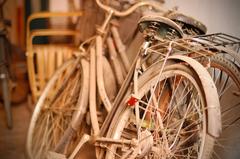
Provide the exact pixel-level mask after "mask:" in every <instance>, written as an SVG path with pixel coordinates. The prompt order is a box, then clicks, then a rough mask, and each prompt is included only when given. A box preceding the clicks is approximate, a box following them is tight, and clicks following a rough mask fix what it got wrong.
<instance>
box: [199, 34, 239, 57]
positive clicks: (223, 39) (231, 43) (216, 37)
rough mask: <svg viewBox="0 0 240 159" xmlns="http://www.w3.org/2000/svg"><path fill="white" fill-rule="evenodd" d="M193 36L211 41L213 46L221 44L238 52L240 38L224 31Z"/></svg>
mask: <svg viewBox="0 0 240 159" xmlns="http://www.w3.org/2000/svg"><path fill="white" fill-rule="evenodd" d="M195 38H197V39H200V40H202V41H205V42H208V43H211V44H212V45H214V46H223V47H227V48H230V49H232V50H234V51H236V52H238V53H239V52H240V39H239V38H237V37H234V36H231V35H228V34H225V33H214V34H207V35H200V36H196V37H195Z"/></svg>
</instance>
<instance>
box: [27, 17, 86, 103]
mask: <svg viewBox="0 0 240 159" xmlns="http://www.w3.org/2000/svg"><path fill="white" fill-rule="evenodd" d="M73 16H74V17H80V16H82V12H66V13H61V12H52V13H51V12H40V13H34V14H32V15H31V16H29V18H28V20H27V37H26V42H27V52H26V56H27V67H28V77H29V83H30V89H31V93H32V101H33V102H34V103H36V101H37V99H38V98H39V96H40V95H41V93H42V91H43V89H44V87H45V85H46V83H47V81H48V80H49V79H50V78H51V76H52V74H53V73H54V71H55V70H56V69H57V68H58V67H59V66H60V65H61V64H62V63H63V62H64V61H66V60H67V59H69V58H71V57H72V56H73V53H74V50H76V46H75V45H74V44H66V43H65V44H62V43H61V44H53V43H51V42H50V43H48V44H34V43H33V39H34V38H36V37H42V36H48V37H51V36H72V37H73V38H75V37H77V36H78V34H79V31H76V30H73V29H52V28H47V29H34V30H31V29H30V23H31V22H32V21H33V20H35V19H45V18H52V17H73Z"/></svg>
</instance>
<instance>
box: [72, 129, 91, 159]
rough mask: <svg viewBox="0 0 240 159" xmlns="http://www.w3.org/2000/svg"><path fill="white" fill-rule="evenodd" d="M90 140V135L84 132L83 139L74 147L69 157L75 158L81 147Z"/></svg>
mask: <svg viewBox="0 0 240 159" xmlns="http://www.w3.org/2000/svg"><path fill="white" fill-rule="evenodd" d="M89 140H90V136H89V135H88V134H84V135H83V137H82V139H81V140H80V141H79V143H78V145H77V146H76V148H75V149H74V151H73V153H72V154H71V155H70V156H69V158H68V159H74V158H75V155H76V154H77V153H78V151H79V150H80V148H81V147H82V146H83V145H84V144H85V143H87V142H88V141H89Z"/></svg>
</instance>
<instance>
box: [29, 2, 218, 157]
mask: <svg viewBox="0 0 240 159" xmlns="http://www.w3.org/2000/svg"><path fill="white" fill-rule="evenodd" d="M96 2H97V4H98V5H99V6H100V7H101V8H102V9H104V10H105V11H107V12H108V13H109V15H108V16H107V18H106V20H105V22H104V23H103V25H102V28H103V30H104V29H105V27H106V26H107V24H108V22H109V20H110V19H111V17H112V15H115V16H124V15H127V13H129V14H130V12H132V11H133V10H134V9H136V8H137V6H138V5H140V4H143V3H144V2H141V3H137V4H136V5H134V6H133V7H131V8H130V11H129V10H128V11H126V12H123V13H122V12H118V11H116V10H113V9H111V8H110V7H108V6H105V5H104V4H102V3H101V2H100V1H98V0H97V1H96ZM153 7H154V6H153ZM158 20H159V21H157V22H156V24H159V25H160V24H161V25H163V26H164V29H166V30H167V32H171V31H172V30H174V31H175V32H174V35H175V36H178V37H181V36H182V33H181V29H179V27H178V26H176V25H175V24H174V23H172V22H170V21H169V20H166V19H164V18H161V17H159V18H158ZM148 22H149V24H150V23H151V21H143V22H142V24H144V25H145V24H147V23H148ZM169 23H170V24H169ZM161 25H160V26H161ZM146 26H148V25H146ZM166 26H167V27H166ZM146 28H148V27H146ZM146 28H143V30H145V29H146ZM169 28H170V29H169ZM100 31H101V30H100ZM146 36H147V39H148V38H149V39H148V40H150V39H151V40H150V41H152V40H154V39H155V38H158V39H159V37H158V36H153V35H152V34H151V33H150V35H149V34H146ZM161 36H165V35H161ZM161 36H160V37H161ZM95 38H96V44H95V43H94V42H93V43H90V44H89V50H90V63H91V64H94V63H95V62H94V54H95V49H94V48H93V47H95V45H96V54H97V58H99V57H100V58H101V53H102V46H101V45H102V39H104V38H101V35H98V36H97V37H94V38H93V39H95ZM93 39H91V40H90V41H93ZM87 43H88V41H87ZM144 44H145V45H143V48H142V49H141V50H140V52H139V54H138V57H137V58H136V59H135V60H134V62H133V65H132V66H131V67H130V71H129V73H128V74H127V77H126V79H125V81H124V82H123V86H122V87H121V89H120V91H119V93H118V94H117V97H116V98H115V100H114V102H113V106H112V108H111V110H109V107H108V103H109V102H107V100H106V97H107V96H106V95H104V96H102V100H103V103H104V106H105V108H106V110H107V111H109V113H108V114H107V115H105V116H106V119H105V120H104V122H103V125H101V129H100V128H99V126H98V124H99V121H100V119H99V118H98V117H97V112H96V111H97V110H96V109H97V108H99V107H101V106H99V104H98V106H97V107H96V102H98V101H96V96H95V95H96V87H95V84H96V82H95V81H92V83H91V84H90V87H91V89H92V90H91V89H90V90H91V91H90V92H91V93H90V97H91V98H92V99H91V100H89V102H90V105H89V111H90V113H89V114H88V113H86V110H87V109H88V105H87V101H88V94H89V91H88V90H89V88H88V87H89V86H88V84H87V83H88V82H87V81H88V79H89V78H90V80H91V79H93V80H94V79H96V78H95V76H96V75H95V72H94V69H93V70H92V71H90V74H91V75H92V76H90V77H89V75H88V72H89V70H88V68H89V67H88V65H89V64H88V62H87V61H86V59H84V58H82V56H83V57H84V56H86V52H85V53H84V54H83V55H81V56H80V55H79V56H78V57H77V59H76V60H73V61H74V62H68V63H66V64H65V65H64V66H63V67H62V68H61V69H60V70H59V71H57V73H56V74H55V75H54V76H53V78H52V79H51V80H50V82H49V84H48V85H47V87H46V89H45V90H44V92H43V95H42V96H41V97H40V99H39V102H38V104H37V106H36V108H37V110H35V112H37V113H35V114H34V115H35V119H34V118H33V119H32V122H31V124H32V125H30V129H29V134H28V135H29V136H28V153H29V154H30V155H29V156H30V157H35V158H37V156H40V157H43V156H45V154H46V153H47V152H48V151H49V150H51V149H55V150H54V151H55V152H57V153H59V154H65V156H68V157H69V158H74V156H75V155H76V153H77V152H78V151H79V149H80V147H81V146H82V145H83V144H84V143H85V142H86V141H89V136H88V135H83V134H84V131H85V132H88V134H90V130H89V129H88V128H90V129H91V127H92V129H93V136H95V137H96V138H94V137H93V138H92V140H93V141H92V142H94V143H96V144H97V145H99V147H103V146H102V145H104V143H105V144H106V143H109V144H110V143H116V144H119V145H128V146H130V148H132V149H134V148H136V147H134V145H135V144H134V143H136V142H135V141H134V140H119V139H116V140H115V139H111V137H112V136H111V130H112V129H111V127H112V128H113V127H114V126H115V125H117V124H115V123H116V122H117V121H118V120H116V118H118V117H129V116H123V115H121V114H120V115H119V113H121V111H122V110H123V109H126V112H128V114H129V113H130V110H132V109H131V107H125V106H124V105H125V104H126V103H125V102H126V100H127V103H128V104H129V105H131V106H134V109H135V112H134V113H133V114H135V115H136V116H137V117H136V120H139V119H140V118H141V117H142V118H144V116H148V120H146V123H147V122H148V121H149V120H150V116H149V113H144V110H141V111H140V110H139V109H140V108H143V107H144V105H145V106H146V107H147V106H148V105H149V103H148V104H146V103H147V101H146V100H145V99H142V100H141V95H140V96H138V82H140V86H143V88H145V89H146V90H145V91H144V92H147V91H149V89H150V92H149V94H154V93H153V90H152V88H155V89H156V88H157V87H159V89H161V87H160V86H157V84H152V87H150V85H151V83H150V82H149V81H151V79H152V80H153V81H154V80H158V79H159V80H160V81H163V84H164V83H165V84H166V83H168V82H164V81H169V82H170V83H171V81H173V86H170V87H169V86H168V85H163V87H164V89H163V90H162V91H161V90H159V91H160V92H164V93H169V92H172V91H173V93H172V98H171V97H169V98H166V99H165V100H166V102H167V103H171V104H173V103H174V102H173V101H172V102H169V100H170V101H171V99H173V98H174V99H175V97H173V96H175V95H177V94H178V95H177V96H180V97H181V93H180V94H179V93H177V90H178V88H179V87H182V89H181V90H187V92H185V93H186V94H187V95H186V94H185V95H186V96H187V97H188V98H187V99H189V98H190V97H195V98H196V101H197V103H198V104H200V105H201V106H200V108H199V110H195V111H197V112H198V114H199V118H200V117H204V118H203V121H201V120H200V121H201V122H203V123H202V124H201V126H199V127H200V128H203V129H202V130H201V131H202V132H203V133H204V134H205V135H206V136H204V137H203V139H201V141H203V142H201V153H200V155H199V154H197V157H200V158H201V155H204V156H205V157H206V156H209V155H210V153H211V146H212V143H213V141H214V138H213V137H212V136H215V137H217V136H218V135H219V131H220V129H221V124H219V123H220V118H219V117H220V114H219V103H218V97H217V92H216V89H215V86H214V84H213V82H212V81H211V78H210V76H209V75H208V74H207V72H206V70H205V69H204V68H203V66H201V65H200V64H199V63H197V62H196V61H195V60H193V59H191V58H188V57H185V56H179V55H175V56H169V55H170V53H171V50H172V48H173V47H172V45H173V44H175V43H174V41H171V42H169V43H168V47H167V48H166V47H165V46H163V48H162V49H163V50H162V51H165V53H166V52H167V54H166V55H162V57H163V58H162V61H161V60H160V62H156V63H155V64H153V65H151V66H149V67H146V68H144V67H143V69H141V67H140V66H141V62H140V61H141V60H143V61H144V60H145V58H146V57H148V56H146V53H148V52H151V51H149V50H153V51H152V53H153V52H154V49H152V48H153V47H154V45H153V46H151V47H150V46H148V45H149V44H150V42H148V41H147V42H145V43H144ZM89 50H88V51H89ZM166 50H167V51H166ZM79 61H81V65H80V64H79ZM99 61H100V62H101V60H99ZM176 61H177V62H176ZM178 61H181V62H180V63H179V62H178ZM182 63H184V64H182ZM91 64H90V68H95V67H91ZM86 66H87V67H86ZM100 66H101V63H100ZM100 66H99V67H98V68H101V67H100ZM160 66H163V67H160ZM190 66H191V67H190ZM82 67H84V69H82ZM75 68H76V69H75ZM176 68H179V70H178V69H177V70H178V71H176V72H175V71H174V70H175V69H176ZM145 69H146V70H145ZM79 70H80V71H79ZM143 70H144V71H143ZM81 71H82V78H81V77H80V76H81V75H80V74H81ZM139 71H141V75H139ZM97 72H98V73H99V71H98V70H97ZM100 72H101V71H100ZM74 73H75V74H74ZM71 75H75V76H71ZM138 76H140V77H138ZM199 76H206V78H203V79H200V78H199ZM61 77H64V79H63V80H62V78H61ZM157 77H159V78H157ZM171 77H173V78H171ZM181 77H182V78H181ZM79 78H81V81H82V82H81V83H79V80H77V79H79ZM132 78H133V79H134V80H133V81H134V82H133V85H134V89H133V90H134V91H133V94H134V95H132V96H131V95H130V98H129V96H128V97H125V98H124V99H125V100H123V97H124V96H125V93H126V92H128V93H130V89H129V87H130V88H131V85H130V83H131V81H132ZM138 78H139V79H138ZM149 78H150V79H149ZM164 78H165V79H164ZM178 78H179V81H178ZM58 79H60V80H59V81H61V83H59V82H58V81H57V80H58ZM174 79H175V80H174ZM176 79H177V80H176ZM182 79H183V80H182ZM184 79H186V80H185V81H184ZM68 80H71V81H68ZM62 81H63V82H62ZM101 81H102V80H101ZM174 81H175V82H174ZM177 81H178V82H177ZM144 83H146V85H145V84H144ZM159 83H161V82H159ZM58 84H59V85H61V87H60V88H59V89H58V90H57V91H56V92H57V93H56V94H55V95H52V94H51V93H52V92H49V90H50V89H51V88H56V87H57V85H58ZM80 84H81V85H80ZM175 84H176V86H175ZM187 84H189V85H190V86H189V87H188V86H186V85H187ZM79 85H80V86H79ZM169 85H171V84H169ZM206 86H209V88H207V87H206ZM98 88H99V87H98ZM63 89H64V90H63ZM189 89H190V90H191V89H193V91H192V92H191V93H189ZM208 89H210V91H211V94H209V90H208ZM68 90H70V91H71V93H66V92H67V91H68ZM99 90H101V89H99ZM127 90H128V91H127ZM63 91H66V92H64V93H63ZM77 92H78V93H79V92H80V93H79V96H78V95H75V94H77ZM92 92H93V93H92ZM141 92H142V89H141ZM160 92H159V93H160ZM48 93H50V94H48ZM183 93H184V92H183ZM192 93H193V94H192ZM146 94H147V93H146ZM51 95H52V98H51ZM60 95H61V97H60ZM73 95H74V96H73ZM128 95H129V94H128ZM142 95H143V93H142ZM62 96H63V97H64V96H65V98H66V97H67V98H66V99H67V100H71V101H70V102H72V103H74V104H73V105H75V104H76V103H77V102H78V103H77V104H76V105H77V106H76V108H69V109H70V110H71V109H72V110H77V111H76V112H75V113H74V114H73V112H70V113H68V115H69V118H70V119H69V120H68V121H71V126H70V127H67V126H66V127H64V128H62V129H63V130H62V131H64V130H65V131H64V134H63V135H61V134H60V133H59V132H58V131H57V129H56V128H57V126H59V125H56V127H50V128H49V129H51V130H53V132H50V133H51V135H53V134H56V135H57V134H60V135H59V136H60V137H57V136H55V137H51V141H49V138H48V137H47V136H41V137H44V138H46V139H44V141H43V142H41V143H42V144H41V145H40V147H35V150H34V148H32V146H35V145H32V142H33V140H32V138H31V137H32V136H33V133H34V132H33V129H34V124H35V125H36V123H35V122H36V120H37V119H36V117H37V116H39V115H40V114H39V113H41V112H40V109H42V110H44V108H43V107H44V106H43V104H44V103H43V102H45V101H44V100H46V102H49V103H50V105H51V106H52V104H53V102H56V103H57V102H58V101H59V100H61V99H63V97H62ZM72 96H73V97H72ZM177 96H176V97H177ZM70 97H72V98H70ZM138 97H139V98H138ZM209 97H211V98H209ZM144 98H147V96H145V97H144ZM49 99H50V100H49ZM187 99H185V100H184V101H185V102H186V103H188V104H190V103H189V100H187ZM48 100H49V101H48ZM55 100H56V101H55ZM151 100H153V103H154V101H155V102H156V97H155V95H153V96H152V97H150V99H149V101H151ZM138 101H142V102H141V104H143V105H141V104H138V103H140V102H138ZM144 101H145V102H144ZM193 101H195V100H193ZM120 102H121V105H122V106H119V107H118V105H120ZM151 102H152V101H151ZM186 103H185V104H186ZM135 104H136V105H135ZM205 104H206V105H205ZM209 105H211V108H208V106H209ZM64 106H67V104H65V105H64ZM140 106H141V107H140ZM102 107H103V106H102ZM110 107H111V106H110ZM163 107H166V105H165V104H163ZM132 108H133V107H132ZM153 108H154V107H153V106H151V107H150V108H149V109H150V110H151V109H153ZM196 108H197V107H196ZM58 109H59V110H60V109H61V110H64V109H65V108H58ZM69 109H68V110H69ZM169 109H170V107H169ZM146 110H148V107H147V108H145V111H146ZM154 110H155V114H157V117H158V118H159V117H160V116H159V114H161V113H163V114H164V112H162V111H160V112H161V113H159V112H158V110H159V109H158V108H154ZM48 111H49V108H47V109H46V113H48ZM156 111H157V112H156ZM165 111H166V112H165V113H166V114H167V111H168V109H167V108H166V110H165ZM183 111H184V110H183ZM205 111H207V112H208V113H207V115H208V118H206V114H205V113H206V112H205ZM139 112H141V113H140V114H138V113H139ZM173 112H174V113H175V111H173ZM60 113H61V112H60ZM137 114H138V115H137ZM143 114H148V115H144V116H142V115H143ZM194 114H195V113H194ZM101 115H102V116H104V114H103V113H102V114H101ZM72 116H73V119H71V117H72ZM88 116H90V117H88ZM197 116H198V115H196V116H195V117H196V118H197ZM52 117H54V116H52ZM52 117H49V118H48V121H50V120H51V118H52ZM89 118H90V119H91V124H92V126H89V125H88V124H86V123H88V119H89ZM104 118H105V117H104ZM84 119H85V120H86V122H82V121H83V120H84ZM57 120H63V119H62V118H55V119H54V121H57ZM42 121H43V119H42ZM68 121H66V120H65V119H64V121H62V122H68ZM111 121H112V122H111ZM120 121H121V120H120ZM206 121H207V122H206ZM50 122H51V121H50ZM136 123H137V124H136V125H137V128H140V125H139V123H138V122H136ZM157 123H158V122H157ZM213 123H214V124H213ZM215 123H217V124H215ZM41 124H42V123H39V124H38V125H40V126H41ZM81 124H82V125H81ZM164 124H165V123H164ZM191 124H193V123H190V125H189V126H190V127H191ZM38 125H36V126H38ZM99 125H100V124H99ZM136 125H135V126H136ZM157 125H158V124H157ZM180 125H182V124H180ZM207 125H208V126H207ZM109 126H110V129H108V127H109ZM122 126H124V125H122ZM160 126H163V122H160ZM79 128H81V131H79ZM122 128H123V127H120V128H119V129H122ZM46 129H48V128H46ZM46 129H45V130H46ZM143 129H146V130H147V129H148V127H147V124H146V125H145V126H143ZM150 129H152V128H150ZM180 129H181V126H180ZM180 129H179V130H180ZM206 129H207V131H206ZM35 130H36V131H38V132H39V131H40V129H39V128H37V127H36V128H35ZM107 130H109V131H108V135H107V136H106V138H104V137H103V136H105V134H106V133H107ZM54 131H55V132H54ZM139 131H140V129H139ZM151 131H152V130H147V131H146V132H141V133H142V134H141V133H140V136H141V135H147V136H145V137H146V138H148V136H149V137H150V138H151V139H150V140H153V138H152V135H149V133H150V134H151ZM117 132H118V131H117V130H116V131H115V132H113V133H117ZM35 133H36V132H35ZM46 133H49V132H46ZM144 133H146V134H144ZM206 133H207V134H206ZM163 134H165V133H164V132H163ZM209 134H211V135H209ZM35 135H36V134H35ZM49 135H50V134H49ZM159 135H160V134H159ZM80 136H81V137H80ZM99 136H100V137H99ZM197 136H199V135H197ZM205 137H206V138H208V140H206V142H207V143H205V142H204V141H205ZM54 138H55V139H54ZM118 138H120V136H119V137H118ZM74 139H76V140H75V141H74ZM138 139H139V138H136V140H138ZM141 139H142V140H143V138H141ZM46 140H48V141H47V142H48V143H47V145H46V144H45V143H44V142H46ZM59 140H60V141H59ZM34 142H35V144H38V142H37V140H35V141H34ZM78 142H79V143H78ZM166 143H167V142H166V134H165V144H166ZM174 143H176V142H175V141H174ZM46 146H48V147H46ZM135 146H136V145H135ZM113 147H114V146H112V147H111V148H110V149H113V150H114V148H113ZM152 147H153V145H152V144H151V145H150V148H152ZM171 147H172V146H171ZM166 148H167V147H166ZM42 149H45V150H44V151H42ZM137 149H138V150H139V147H138V148H137ZM168 149H169V147H168ZM207 149H209V151H206V150H207ZM155 150H156V149H155ZM34 151H35V152H34ZM146 151H147V152H149V151H150V149H149V148H147V149H146ZM205 151H206V152H205ZM39 152H40V153H39ZM38 153H39V154H38ZM110 153H111V151H108V152H107V154H106V158H108V156H111V155H110ZM126 154H129V155H134V156H135V157H136V153H135V152H134V153H133V152H130V153H126ZM33 155H34V156H33ZM102 155H104V154H103V151H100V150H98V148H97V156H99V158H101V156H102ZM123 155H125V154H123ZM137 155H138V154H137ZM142 155H146V154H145V153H144V154H142ZM167 155H169V154H168V153H167ZM60 156H61V157H64V156H63V155H60ZM45 157H46V156H45ZM126 157H127V156H126ZM128 157H129V156H128ZM43 158H44V157H43Z"/></svg>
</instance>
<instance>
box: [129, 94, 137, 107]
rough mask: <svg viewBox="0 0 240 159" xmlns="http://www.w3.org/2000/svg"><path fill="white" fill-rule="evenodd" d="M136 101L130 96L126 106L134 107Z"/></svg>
mask: <svg viewBox="0 0 240 159" xmlns="http://www.w3.org/2000/svg"><path fill="white" fill-rule="evenodd" d="M137 101H138V100H137V98H135V97H133V96H131V97H130V98H129V99H128V101H127V105H128V106H135V104H136V103H137Z"/></svg>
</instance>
